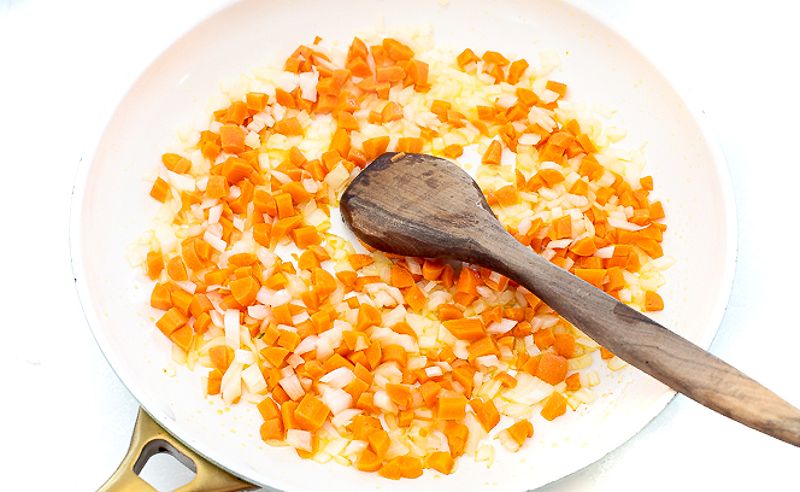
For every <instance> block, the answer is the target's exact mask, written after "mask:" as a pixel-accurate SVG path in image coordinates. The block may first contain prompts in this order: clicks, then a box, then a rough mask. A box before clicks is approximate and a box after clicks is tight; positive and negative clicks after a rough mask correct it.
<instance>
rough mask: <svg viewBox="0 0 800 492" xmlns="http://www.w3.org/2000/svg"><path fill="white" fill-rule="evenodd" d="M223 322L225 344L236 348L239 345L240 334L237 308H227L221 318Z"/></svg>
mask: <svg viewBox="0 0 800 492" xmlns="http://www.w3.org/2000/svg"><path fill="white" fill-rule="evenodd" d="M223 323H224V324H225V344H226V345H228V347H230V348H232V349H234V350H237V349H238V348H239V347H240V346H241V343H242V341H241V335H240V330H239V326H240V325H239V310H238V309H228V310H227V311H225V317H224V318H223Z"/></svg>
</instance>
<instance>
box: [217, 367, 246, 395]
mask: <svg viewBox="0 0 800 492" xmlns="http://www.w3.org/2000/svg"><path fill="white" fill-rule="evenodd" d="M220 390H221V391H220V392H221V393H222V400H223V401H224V402H225V403H227V404H228V405H231V404H233V403H235V402H236V401H237V400H238V399H239V397H241V396H242V365H241V364H240V363H238V362H235V361H234V362H233V363H231V365H230V366H229V367H228V370H227V371H225V374H223V375H222V382H221V383H220Z"/></svg>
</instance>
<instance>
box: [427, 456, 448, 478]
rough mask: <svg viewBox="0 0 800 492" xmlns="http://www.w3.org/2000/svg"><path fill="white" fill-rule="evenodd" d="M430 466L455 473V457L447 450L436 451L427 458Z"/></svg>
mask: <svg viewBox="0 0 800 492" xmlns="http://www.w3.org/2000/svg"><path fill="white" fill-rule="evenodd" d="M425 464H426V465H427V466H428V468H433V469H434V470H436V471H438V472H439V473H444V474H445V475H449V474H451V473H453V464H454V461H453V457H452V456H450V453H448V452H446V451H435V452H433V453H431V454H429V455H428V456H427V458H425Z"/></svg>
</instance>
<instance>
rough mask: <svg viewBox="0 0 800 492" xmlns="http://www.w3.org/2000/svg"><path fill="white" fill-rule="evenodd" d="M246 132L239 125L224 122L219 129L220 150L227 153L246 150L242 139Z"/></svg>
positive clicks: (237, 152)
mask: <svg viewBox="0 0 800 492" xmlns="http://www.w3.org/2000/svg"><path fill="white" fill-rule="evenodd" d="M246 136H247V133H246V132H245V131H244V130H242V128H241V127H239V125H231V124H225V125H222V127H221V128H220V130H219V138H220V142H221V143H222V150H224V151H225V152H227V153H229V154H239V153H241V152H244V151H245V150H247V148H246V147H245V145H244V139H245V137H246Z"/></svg>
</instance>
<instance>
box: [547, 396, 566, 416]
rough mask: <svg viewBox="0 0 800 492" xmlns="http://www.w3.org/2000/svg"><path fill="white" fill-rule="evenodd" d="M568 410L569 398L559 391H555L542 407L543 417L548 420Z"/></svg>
mask: <svg viewBox="0 0 800 492" xmlns="http://www.w3.org/2000/svg"><path fill="white" fill-rule="evenodd" d="M566 411H567V399H566V398H564V395H562V394H561V393H559V392H558V391H554V392H553V393H552V394H551V395H550V396H549V397H548V398H547V401H545V402H544V406H543V407H542V412H541V414H542V417H544V418H545V419H547V420H553V419H555V418H556V417H559V416H561V415H564V414H565V413H566Z"/></svg>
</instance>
